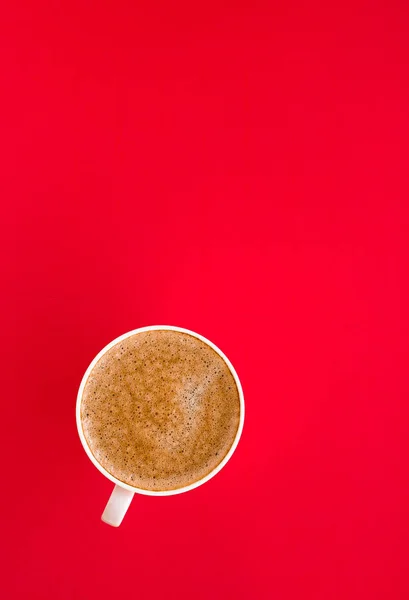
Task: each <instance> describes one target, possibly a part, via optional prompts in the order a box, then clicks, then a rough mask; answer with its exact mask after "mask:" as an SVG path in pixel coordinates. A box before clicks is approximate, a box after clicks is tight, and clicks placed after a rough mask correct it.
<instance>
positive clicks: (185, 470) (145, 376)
mask: <svg viewBox="0 0 409 600" xmlns="http://www.w3.org/2000/svg"><path fill="white" fill-rule="evenodd" d="M239 420H240V399H239V392H238V389H237V386H236V383H235V380H234V378H233V375H232V374H231V371H230V369H229V368H228V366H227V365H226V363H225V362H224V360H223V359H222V358H221V356H220V355H219V354H217V352H215V351H214V350H213V349H212V348H211V347H210V346H208V345H207V344H205V343H204V342H202V341H201V340H199V339H198V338H196V337H194V336H191V335H189V334H186V333H182V332H175V331H169V330H156V331H148V332H141V333H137V334H135V335H133V336H130V337H128V338H127V339H125V340H123V341H122V342H119V343H118V344H116V345H115V346H113V347H112V348H111V349H110V350H108V351H107V352H106V353H105V354H104V355H103V356H102V358H100V360H99V361H98V362H97V364H96V365H95V366H94V368H93V369H92V371H91V373H90V375H89V377H88V380H87V382H86V384H85V388H84V392H83V396H82V402H81V422H82V428H83V432H84V435H85V438H86V440H87V443H88V445H89V447H90V449H91V452H92V454H93V455H94V457H95V458H96V460H97V461H98V462H99V463H100V464H101V465H102V466H103V467H104V468H105V469H106V470H107V471H108V472H109V473H111V474H112V475H113V476H114V477H116V478H117V479H119V480H120V481H123V482H125V483H128V484H129V485H132V486H134V487H138V488H141V489H145V490H152V491H165V490H172V489H177V488H181V487H184V486H187V485H190V484H192V483H194V482H196V481H198V480H199V479H202V478H203V477H205V476H206V475H207V474H208V473H210V472H211V471H212V470H213V469H214V468H215V467H216V466H217V465H218V464H219V463H220V462H221V461H222V460H223V458H224V457H225V456H226V454H227V453H228V451H229V449H230V448H231V446H232V444H233V441H234V439H235V436H236V433H237V429H238V426H239Z"/></svg>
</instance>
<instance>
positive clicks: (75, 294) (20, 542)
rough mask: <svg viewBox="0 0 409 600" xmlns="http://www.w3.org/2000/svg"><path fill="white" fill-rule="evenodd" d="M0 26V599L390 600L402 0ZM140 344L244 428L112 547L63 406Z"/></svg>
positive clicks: (395, 549) (402, 202)
mask: <svg viewBox="0 0 409 600" xmlns="http://www.w3.org/2000/svg"><path fill="white" fill-rule="evenodd" d="M7 4H8V6H7V7H6V6H3V7H2V16H1V20H0V36H1V37H0V39H1V44H2V48H1V56H2V68H1V83H0V85H1V88H2V91H1V107H2V110H1V116H0V119H1V123H0V131H1V136H2V142H1V148H2V162H1V179H0V185H1V197H2V219H1V221H2V235H1V245H2V273H3V274H2V284H3V293H2V297H1V304H2V306H1V308H2V316H3V326H2V338H3V344H2V364H3V365H4V366H5V369H4V376H3V386H4V387H3V390H2V433H1V445H2V450H1V456H2V465H1V471H2V473H1V474H2V484H3V486H4V490H3V492H2V500H1V501H2V505H3V508H2V517H3V518H2V547H3V552H4V554H5V556H4V557H3V558H2V562H1V566H2V569H3V575H2V580H1V590H2V597H4V598H5V599H7V600H8V599H11V600H13V599H16V598H18V599H23V598H24V599H33V600H36V599H41V600H48V599H53V600H66V599H67V600H68V599H75V600H90V599H92V600H93V599H103V598H113V597H121V596H122V595H124V596H125V597H127V598H129V597H135V598H163V597H166V598H178V599H188V598H196V599H198V600H218V599H251V600H252V599H256V600H258V599H260V600H263V599H269V598H271V599H277V600H287V599H291V600H293V599H294V600H295V599H297V600H299V599H302V600H304V599H305V600H308V599H314V600H321V599H322V600H332V599H334V600H335V599H347V598H348V599H360V600H361V599H362V598H364V599H370V600H380V599H385V600H386V599H388V600H399V599H404V598H407V597H408V596H409V573H408V542H409V529H408V526H409V518H408V500H409V488H408V483H409V482H408V479H409V478H408V458H409V448H408V423H409V408H408V392H409V381H408V358H409V310H408V306H409V305H408V301H409V284H408V274H409V270H408V267H409V265H408V262H409V246H408V224H409V209H408V192H409V178H408V158H409V146H408V139H409V138H408V134H409V112H408V107H409V77H408V61H409V42H408V34H409V28H408V23H409V21H408V5H407V3H406V2H404V1H403V0H401V1H390V0H389V1H386V0H383V1H382V2H379V1H375V2H374V1H368V2H363V1H360V0H357V1H355V2H346V3H345V2H335V3H331V2H317V1H314V0H313V1H312V2H302V1H301V0H300V1H297V0H278V1H274V2H271V1H270V2H264V3H262V2H257V0H256V1H253V2H245V3H244V2H237V0H236V1H228V2H223V3H220V2H217V3H216V2H214V3H201V4H198V3H195V2H183V3H181V2H177V3H175V2H171V1H168V2H164V1H162V2H160V3H159V4H155V3H153V2H144V3H140V2H131V1H125V0H119V1H118V2H113V1H105V2H96V1H93V2H87V1H85V2H83V1H79V0H72V1H58V2H57V1H51V0H49V1H41V0H38V1H36V2H34V1H29V2H27V1H26V2H24V1H23V2H21V1H18V0H17V1H16V2H10V3H7ZM149 324H175V325H179V326H182V327H187V328H191V329H194V330H196V331H198V332H199V333H202V334H203V335H205V336H207V337H208V338H210V339H211V340H213V341H214V342H215V343H216V344H218V345H219V346H220V347H221V348H222V350H224V351H225V352H226V354H227V355H228V356H229V358H230V359H231V360H232V362H233V364H234V365H235V366H236V368H237V371H238V373H239V375H240V377H241V379H242V383H243V387H244V392H245V398H246V406H247V416H246V423H245V428H244V433H243V437H242V440H241V442H240V444H239V447H238V449H237V452H236V454H235V455H234V457H233V458H232V460H231V462H230V463H229V464H228V466H227V467H226V468H225V469H224V470H223V472H222V473H220V474H219V475H218V476H217V477H215V478H214V479H213V480H212V481H211V482H209V483H208V484H206V485H205V486H203V487H201V488H199V489H197V490H195V491H193V492H190V493H188V494H184V495H182V496H175V497H171V498H149V497H136V498H135V499H134V501H133V504H132V506H131V509H130V511H129V512H128V514H127V516H126V518H125V520H124V523H123V525H122V526H121V527H120V528H119V529H118V530H116V529H113V528H110V527H108V526H106V525H104V524H102V523H101V521H100V514H101V512H102V510H103V508H104V505H105V503H106V501H107V499H108V496H109V494H110V491H111V488H112V484H111V483H110V482H109V481H108V480H105V479H104V478H103V477H102V476H101V474H100V473H99V472H98V471H97V470H96V469H95V468H94V467H93V465H92V464H91V462H90V461H89V460H88V458H87V457H86V455H85V453H84V452H83V449H82V447H81V445H80V442H79V440H78V438H77V432H76V427H75V419H74V412H75V410H74V409H75V400H76V392H77V388H78V385H79V383H80V380H81V377H82V375H83V373H84V371H85V369H86V367H87V366H88V364H89V362H90V361H91V359H92V358H93V357H94V355H95V354H96V353H97V352H98V351H99V350H100V349H101V348H102V347H103V346H104V345H105V344H107V343H108V342H109V341H110V340H111V339H113V338H115V337H116V336H118V335H120V334H122V333H124V332H125V331H128V330H130V329H133V328H135V327H139V326H144V325H149Z"/></svg>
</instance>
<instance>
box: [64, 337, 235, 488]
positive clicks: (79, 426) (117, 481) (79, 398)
mask: <svg viewBox="0 0 409 600" xmlns="http://www.w3.org/2000/svg"><path fill="white" fill-rule="evenodd" d="M160 330H165V331H177V332H180V333H186V334H188V335H191V336H193V337H195V338H197V339H199V340H201V341H202V342H204V343H205V344H207V345H208V346H210V347H211V348H212V349H213V350H214V351H215V352H216V353H217V354H218V355H219V356H220V357H221V358H222V359H223V360H224V362H225V363H226V364H227V366H228V368H229V370H230V372H231V374H232V375H233V378H234V381H235V383H236V386H237V390H238V393H239V401H240V418H239V426H238V428H237V432H236V435H235V438H234V440H233V443H232V445H231V446H230V448H229V451H228V452H227V454H226V456H225V457H224V458H223V460H222V461H221V462H220V463H219V464H218V465H217V466H216V467H215V468H214V469H213V470H212V471H210V473H208V474H207V475H205V477H202V478H201V479H199V480H198V481H195V482H193V483H191V484H189V485H186V486H183V487H180V488H176V489H174V490H158V491H155V490H144V489H143V488H138V487H134V486H132V485H129V484H127V483H125V482H123V481H121V480H120V479H117V478H116V477H114V475H111V473H109V471H107V470H106V469H105V468H104V467H103V466H102V465H101V464H100V463H99V462H98V461H97V459H96V458H95V456H94V455H93V454H92V452H91V449H90V447H89V446H88V443H87V440H86V438H85V435H84V432H83V429H82V423H81V401H82V395H83V392H84V387H85V384H86V382H87V380H88V377H89V375H90V373H91V371H92V369H93V368H94V366H95V365H96V363H97V362H98V361H99V360H100V358H101V357H102V356H103V355H104V354H105V353H106V352H107V351H108V350H110V349H111V348H112V347H113V346H116V344H118V343H119V342H122V341H123V340H125V339H127V338H128V337H131V336H132V335H136V334H138V333H143V332H145V331H160ZM76 422H77V430H78V435H79V437H80V440H81V443H82V446H83V448H84V450H85V452H86V454H87V456H88V458H89V459H90V460H91V462H92V463H93V464H94V466H95V467H96V468H97V469H98V471H100V472H101V473H102V474H103V475H104V476H105V477H106V478H107V479H109V480H110V481H112V483H114V484H115V485H119V486H120V487H122V488H124V489H126V490H128V491H130V492H133V493H135V494H143V495H145V496H174V495H175V494H182V493H184V492H189V491H190V490H193V489H195V488H197V487H199V486H200V485H203V484H204V483H206V482H207V481H209V480H210V479H212V477H214V476H215V475H217V473H218V472H219V471H221V470H222V469H223V467H224V466H225V465H226V463H227V462H228V461H229V460H230V458H231V457H232V455H233V453H234V451H235V450H236V448H237V445H238V443H239V440H240V437H241V434H242V431H243V425H244V395H243V388H242V386H241V383H240V379H239V377H238V375H237V373H236V370H235V368H234V367H233V365H232V363H231V362H230V360H229V359H228V358H227V356H226V355H225V354H224V352H222V351H221V350H220V348H218V347H217V346H216V345H215V344H214V343H213V342H211V341H210V340H208V339H207V338H205V337H204V336H203V335H200V334H199V333H196V332H195V331H192V330H190V329H185V328H183V327H176V326H174V325H148V326H146V327H138V328H137V329H132V330H131V331H128V332H126V333H124V334H122V335H120V336H119V337H117V338H115V339H114V340H112V342H109V344H107V345H106V346H104V348H102V350H100V352H98V354H97V355H96V356H95V358H94V359H93V360H92V361H91V363H90V364H89V366H88V368H87V370H86V371H85V373H84V375H83V377H82V380H81V383H80V387H79V389H78V394H77V402H76Z"/></svg>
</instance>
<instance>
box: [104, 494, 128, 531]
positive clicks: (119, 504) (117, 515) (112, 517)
mask: <svg viewBox="0 0 409 600" xmlns="http://www.w3.org/2000/svg"><path fill="white" fill-rule="evenodd" d="M133 497H134V493H133V492H130V491H129V490H126V489H124V488H123V487H121V486H120V485H116V486H115V487H114V489H113V490H112V494H111V496H110V498H109V500H108V504H107V505H106V507H105V510H104V512H103V513H102V516H101V519H102V521H104V523H107V524H108V525H112V527H119V525H120V524H121V523H122V519H123V518H124V516H125V513H126V511H127V510H128V508H129V505H130V504H131V501H132V498H133Z"/></svg>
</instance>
